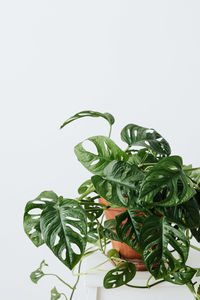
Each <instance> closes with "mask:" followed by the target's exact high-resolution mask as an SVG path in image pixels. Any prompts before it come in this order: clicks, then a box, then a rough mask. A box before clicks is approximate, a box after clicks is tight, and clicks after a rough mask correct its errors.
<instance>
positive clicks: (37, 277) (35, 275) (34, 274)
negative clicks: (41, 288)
mask: <svg viewBox="0 0 200 300" xmlns="http://www.w3.org/2000/svg"><path fill="white" fill-rule="evenodd" d="M44 266H45V267H46V266H48V265H47V264H46V263H45V261H44V260H43V261H42V262H41V264H40V266H39V268H38V269H37V270H35V271H33V272H32V273H31V275H30V279H31V280H32V282H34V283H38V281H39V280H40V279H41V278H42V277H43V276H45V274H44V272H43V271H42V268H43V267H44Z"/></svg>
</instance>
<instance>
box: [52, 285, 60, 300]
mask: <svg viewBox="0 0 200 300" xmlns="http://www.w3.org/2000/svg"><path fill="white" fill-rule="evenodd" d="M61 296H62V294H60V293H59V292H58V291H57V289H56V287H54V288H53V289H52V290H51V300H57V299H60V297H61Z"/></svg>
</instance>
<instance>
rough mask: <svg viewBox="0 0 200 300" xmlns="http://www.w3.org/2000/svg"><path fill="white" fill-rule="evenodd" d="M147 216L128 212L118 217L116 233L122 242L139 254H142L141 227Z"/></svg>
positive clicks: (132, 211)
mask: <svg viewBox="0 0 200 300" xmlns="http://www.w3.org/2000/svg"><path fill="white" fill-rule="evenodd" d="M145 218H146V217H145V216H144V215H143V214H141V213H139V212H138V211H135V210H127V211H125V212H123V213H121V214H119V215H117V216H116V232H117V235H118V237H119V238H120V239H121V241H122V242H124V243H126V244H127V245H129V246H130V247H131V248H132V249H134V250H135V251H137V252H139V253H140V252H141V251H140V248H139V247H138V246H139V241H140V240H139V237H140V231H141V225H142V223H143V222H144V220H145Z"/></svg>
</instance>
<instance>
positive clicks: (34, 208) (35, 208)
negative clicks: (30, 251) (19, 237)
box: [24, 191, 58, 247]
mask: <svg viewBox="0 0 200 300" xmlns="http://www.w3.org/2000/svg"><path fill="white" fill-rule="evenodd" d="M57 199H58V196H57V195H56V194H55V193H54V192H53V191H44V192H42V193H41V194H40V195H39V196H38V197H37V198H35V199H34V200H31V201H29V202H28V203H27V204H26V207H25V211H24V231H25V232H26V234H27V235H28V237H29V238H30V239H31V241H32V242H33V243H34V245H35V246H37V247H39V246H41V245H42V244H44V240H43V238H42V235H41V229H40V216H41V213H42V211H43V210H44V209H45V207H46V206H47V205H48V204H51V203H55V202H56V201H57Z"/></svg>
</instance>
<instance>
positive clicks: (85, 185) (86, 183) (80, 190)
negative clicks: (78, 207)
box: [78, 179, 92, 195]
mask: <svg viewBox="0 0 200 300" xmlns="http://www.w3.org/2000/svg"><path fill="white" fill-rule="evenodd" d="M91 183H92V181H91V179H88V180H86V181H84V182H83V183H82V184H81V185H80V186H79V188H78V193H79V194H80V195H81V194H83V193H85V192H86V191H87V189H88V188H89V186H90V185H91Z"/></svg>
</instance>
